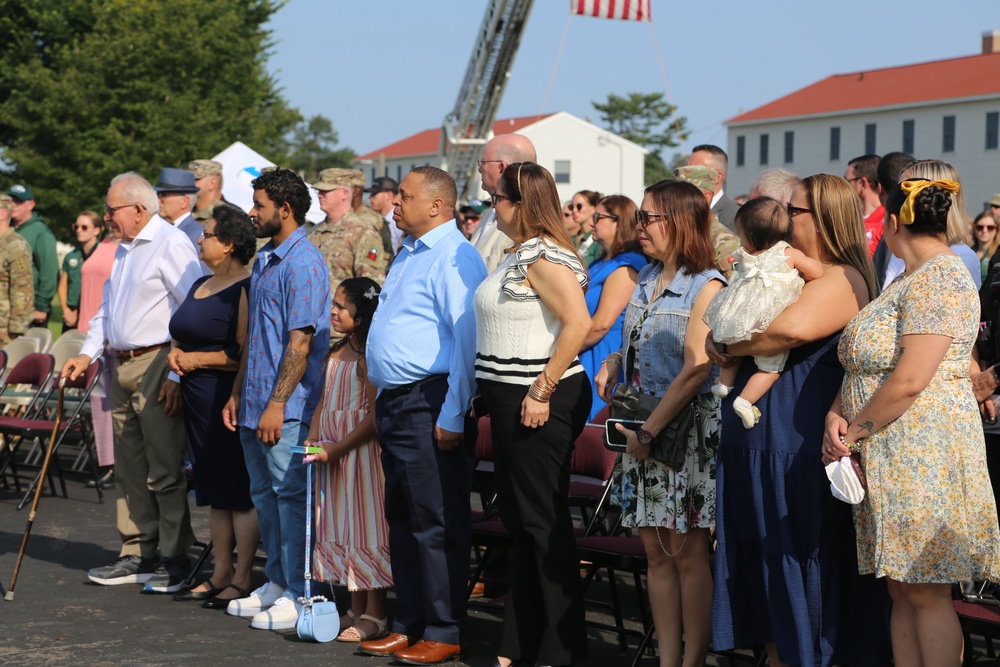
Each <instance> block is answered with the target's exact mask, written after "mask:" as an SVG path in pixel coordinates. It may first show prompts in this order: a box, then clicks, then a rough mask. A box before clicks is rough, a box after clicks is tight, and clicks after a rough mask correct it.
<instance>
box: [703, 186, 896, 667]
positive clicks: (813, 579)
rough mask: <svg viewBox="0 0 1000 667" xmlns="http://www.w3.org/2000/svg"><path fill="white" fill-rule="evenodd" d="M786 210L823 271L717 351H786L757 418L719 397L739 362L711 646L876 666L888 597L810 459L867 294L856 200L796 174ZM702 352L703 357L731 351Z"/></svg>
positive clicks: (721, 481)
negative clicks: (753, 330) (844, 341)
mask: <svg viewBox="0 0 1000 667" xmlns="http://www.w3.org/2000/svg"><path fill="white" fill-rule="evenodd" d="M787 206H788V214H789V216H790V217H791V219H792V229H791V245H792V246H793V247H795V248H797V249H798V250H801V251H802V252H804V253H805V254H806V255H808V256H809V257H812V258H814V259H817V260H819V261H821V262H822V263H823V264H824V267H825V271H826V273H825V274H824V275H823V277H822V278H818V279H816V280H813V281H810V282H809V283H806V286H805V287H804V288H803V290H802V295H801V296H800V297H799V300H798V301H797V302H795V303H794V304H792V305H791V306H789V307H788V308H787V309H785V311H784V312H782V313H781V315H779V316H778V317H777V318H776V319H775V320H774V322H772V323H771V326H770V327H769V328H768V330H767V331H765V332H764V333H762V334H757V335H755V336H754V337H753V338H752V339H751V340H750V341H746V342H742V343H737V344H733V345H730V346H729V348H728V350H726V351H725V352H728V353H729V354H731V355H739V356H749V355H757V354H775V353H778V352H781V351H783V350H789V351H790V354H789V358H788V362H787V364H786V365H785V371H784V372H783V373H782V375H781V377H780V378H779V379H778V381H777V382H776V383H775V385H774V386H773V387H772V388H771V390H770V391H768V393H767V395H766V396H765V397H764V399H763V400H762V401H761V402H760V403H758V407H759V408H760V411H761V419H760V422H758V424H757V426H755V427H754V428H752V429H749V430H747V429H745V428H744V427H743V425H742V423H741V422H740V420H739V418H738V417H737V416H736V413H735V412H733V410H732V405H731V403H732V400H733V397H735V396H738V395H739V392H740V391H741V389H742V387H743V385H744V384H746V381H747V379H748V378H749V377H750V375H752V374H753V373H754V371H756V366H755V365H754V364H753V363H752V359H745V360H744V363H743V364H742V366H741V368H740V374H739V376H738V378H737V381H736V386H735V390H734V391H733V392H731V393H730V395H729V397H728V398H727V399H725V400H727V401H729V403H730V405H728V406H724V407H723V410H722V415H723V418H722V443H721V446H720V448H719V457H718V466H717V484H718V503H717V507H716V511H717V514H716V537H717V539H718V548H717V550H716V561H715V564H716V565H715V566H716V573H715V591H714V601H713V607H712V634H713V640H712V645H713V647H715V648H716V649H729V648H744V647H750V646H756V645H760V644H766V645H767V649H768V655H769V660H770V664H771V665H772V666H777V665H803V666H804V665H809V666H813V665H816V666H820V667H828V666H829V665H830V664H832V663H833V662H835V661H836V662H839V663H846V664H851V665H885V664H890V661H891V657H890V655H889V643H888V615H887V614H888V593H887V591H886V589H885V586H884V584H882V583H879V582H876V581H875V579H874V578H872V577H870V576H869V577H861V576H860V575H858V569H857V553H856V550H855V548H854V544H855V541H854V530H853V525H852V520H851V510H850V507H849V506H848V505H847V504H845V503H842V502H840V501H838V500H835V499H834V498H833V495H832V494H831V493H830V485H829V482H828V480H827V479H826V475H825V473H824V470H823V463H822V461H821V457H822V441H823V430H824V424H825V419H826V411H827V409H828V407H829V406H826V402H827V401H832V400H833V397H834V395H835V394H836V393H837V391H838V388H839V387H840V381H841V378H842V377H843V374H844V371H843V368H842V367H841V366H840V363H839V361H838V359H837V341H838V340H839V338H840V331H841V330H842V329H843V328H844V326H845V325H846V324H847V323H848V322H849V321H850V320H851V318H853V317H854V316H855V315H856V314H857V313H858V311H859V310H860V309H861V308H863V307H864V306H865V305H866V304H867V303H868V301H869V300H870V299H871V298H872V297H873V296H874V294H875V278H874V273H873V270H872V266H871V263H870V261H869V259H868V253H867V245H866V241H865V237H864V225H863V224H862V212H861V206H860V203H859V200H858V197H857V195H856V194H855V193H854V191H853V190H852V189H851V186H850V184H848V183H847V182H846V181H845V180H843V179H842V178H839V177H837V176H830V175H828V174H819V175H816V176H810V177H809V178H806V179H805V180H804V181H803V182H802V184H801V185H799V187H797V188H796V189H795V191H794V192H793V194H792V197H791V200H790V201H789V202H788V205H787ZM707 347H708V348H709V349H708V352H709V356H710V357H711V358H712V359H713V360H714V361H715V362H716V363H719V364H726V363H728V362H729V361H730V360H731V357H728V356H727V355H726V354H724V353H722V352H723V351H721V350H717V349H716V348H715V346H714V345H712V344H711V343H709V344H708V345H707Z"/></svg>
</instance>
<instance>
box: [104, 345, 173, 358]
mask: <svg viewBox="0 0 1000 667" xmlns="http://www.w3.org/2000/svg"><path fill="white" fill-rule="evenodd" d="M168 345H170V343H160V344H159V345H150V346H149V347H137V348H135V349H133V350H115V359H117V360H118V361H129V360H131V359H135V358H136V357H141V356H142V355H144V354H146V353H147V352H156V351H157V350H162V349H163V348H165V347H166V346H168Z"/></svg>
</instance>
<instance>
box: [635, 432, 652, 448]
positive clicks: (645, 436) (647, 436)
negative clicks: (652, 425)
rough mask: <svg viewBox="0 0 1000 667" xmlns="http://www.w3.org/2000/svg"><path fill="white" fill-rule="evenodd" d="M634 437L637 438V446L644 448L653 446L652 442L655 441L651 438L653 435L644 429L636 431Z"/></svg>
mask: <svg viewBox="0 0 1000 667" xmlns="http://www.w3.org/2000/svg"><path fill="white" fill-rule="evenodd" d="M635 437H636V438H638V440H639V444H640V445H643V446H645V447H649V446H650V445H652V444H653V441H654V440H656V438H654V437H653V434H652V433H650V432H649V431H647V430H646V429H644V428H640V429H636V431H635Z"/></svg>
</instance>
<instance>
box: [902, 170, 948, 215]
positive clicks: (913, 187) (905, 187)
mask: <svg viewBox="0 0 1000 667" xmlns="http://www.w3.org/2000/svg"><path fill="white" fill-rule="evenodd" d="M932 185H934V186H937V187H939V188H941V189H943V190H947V191H948V192H950V193H952V194H955V193H957V192H958V191H959V190H960V187H959V185H958V183H956V182H955V181H952V180H949V179H947V178H942V179H941V180H940V181H925V180H907V181H903V182H902V183H900V184H899V189H900V190H902V191H903V194H905V195H906V201H904V202H903V206H902V207H901V208H900V209H899V224H901V225H912V224H913V202H914V201H916V199H917V195H918V194H919V193H920V192H921V191H923V190H924V189H925V188H929V187H931V186H932Z"/></svg>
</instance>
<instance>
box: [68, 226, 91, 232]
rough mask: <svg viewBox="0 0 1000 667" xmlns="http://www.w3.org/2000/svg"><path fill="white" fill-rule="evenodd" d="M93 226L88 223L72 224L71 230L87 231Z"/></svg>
mask: <svg viewBox="0 0 1000 667" xmlns="http://www.w3.org/2000/svg"><path fill="white" fill-rule="evenodd" d="M91 229H94V228H93V227H90V226H88V225H73V231H75V232H89V231H90V230H91Z"/></svg>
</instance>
